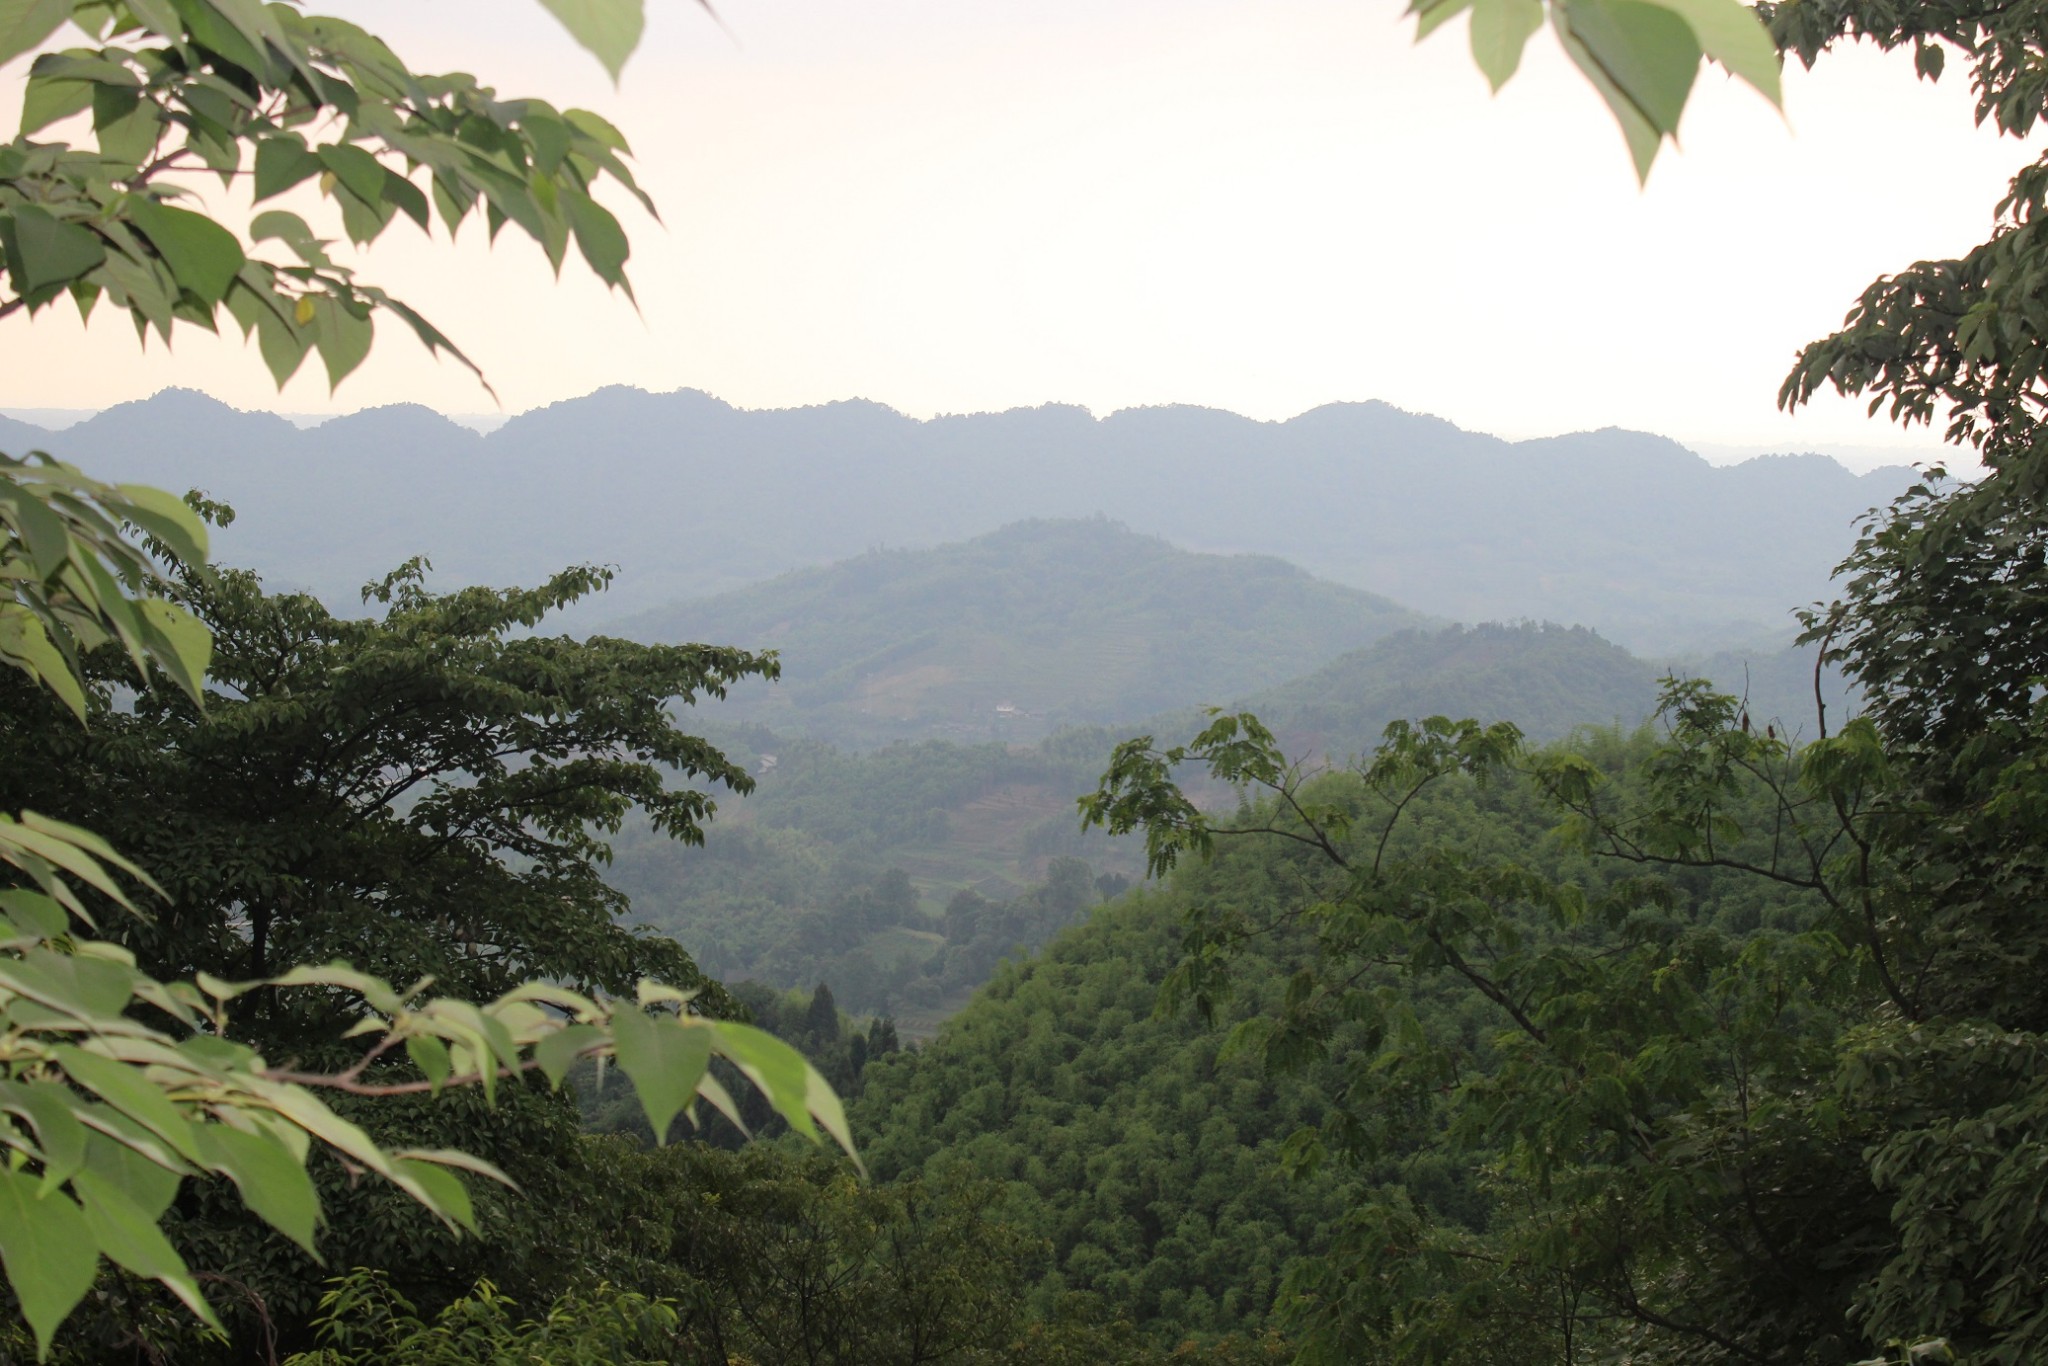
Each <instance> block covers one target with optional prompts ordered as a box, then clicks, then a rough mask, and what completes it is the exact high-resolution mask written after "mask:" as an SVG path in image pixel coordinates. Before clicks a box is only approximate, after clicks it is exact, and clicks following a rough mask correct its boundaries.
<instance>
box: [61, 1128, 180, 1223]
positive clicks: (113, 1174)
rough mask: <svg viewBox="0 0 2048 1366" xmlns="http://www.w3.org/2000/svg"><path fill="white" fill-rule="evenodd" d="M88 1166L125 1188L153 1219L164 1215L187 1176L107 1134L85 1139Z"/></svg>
mask: <svg viewBox="0 0 2048 1366" xmlns="http://www.w3.org/2000/svg"><path fill="white" fill-rule="evenodd" d="M85 1167H86V1170H87V1171H90V1172H92V1173H94V1174H95V1175H97V1176H99V1177H100V1178H101V1179H103V1180H106V1181H110V1182H112V1183H113V1184H115V1185H117V1186H119V1187H120V1188H121V1189H122V1190H123V1191H126V1192H127V1194H128V1198H129V1199H130V1200H133V1201H134V1202H135V1203H136V1204H137V1205H138V1206H140V1207H141V1209H142V1212H143V1213H144V1214H146V1215H148V1216H149V1217H150V1218H151V1219H153V1220H154V1219H161V1218H163V1217H164V1211H165V1210H167V1209H169V1208H170V1207H171V1201H173V1200H175V1199H177V1196H178V1186H179V1185H180V1184H181V1183H182V1182H183V1181H184V1179H185V1178H184V1177H183V1176H182V1175H180V1174H179V1173H177V1172H174V1171H172V1170H171V1169H170V1168H168V1167H165V1166H163V1165H162V1164H160V1163H156V1162H152V1161H150V1160H149V1158H147V1157H145V1156H143V1155H142V1154H141V1153H139V1152H137V1151H135V1149H133V1148H131V1147H129V1146H128V1145H127V1144H125V1143H120V1142H117V1141H115V1140H114V1139H112V1138H109V1137H107V1136H106V1135H105V1134H101V1133H94V1134H92V1135H90V1136H89V1137H88V1138H87V1139H86V1144H85Z"/></svg>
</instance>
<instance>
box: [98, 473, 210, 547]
mask: <svg viewBox="0 0 2048 1366" xmlns="http://www.w3.org/2000/svg"><path fill="white" fill-rule="evenodd" d="M115 491H116V492H117V493H119V494H120V495H121V497H122V499H123V500H124V501H125V506H123V507H121V508H120V509H119V511H120V513H121V515H122V516H123V517H125V518H127V519H128V520H129V521H131V522H134V523H135V524H136V525H137V526H139V527H141V528H142V529H143V530H144V531H146V532H148V533H149V534H150V535H152V536H154V537H156V538H157V539H158V540H159V541H162V542H163V543H164V544H165V545H167V546H169V547H170V550H171V553H172V554H174V555H176V556H177V557H178V558H179V559H181V560H183V561H184V562H185V563H186V564H192V565H196V564H203V563H205V561H206V554H207V534H206V523H205V522H204V521H203V520H202V519H201V518H200V516H199V514H198V513H196V512H194V511H193V510H192V509H191V508H189V507H187V506H186V505H185V500H184V499H182V498H180V497H178V496H177V495H176V494H174V493H166V492H165V491H164V490H162V489H156V488H151V487H149V486H148V485H147V484H121V485H118V486H117V487H116V490H115Z"/></svg>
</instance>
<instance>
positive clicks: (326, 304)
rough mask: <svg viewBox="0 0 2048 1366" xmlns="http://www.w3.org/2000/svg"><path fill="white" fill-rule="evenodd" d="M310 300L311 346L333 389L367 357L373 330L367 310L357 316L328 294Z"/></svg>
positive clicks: (373, 334)
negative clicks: (311, 316) (311, 304)
mask: <svg viewBox="0 0 2048 1366" xmlns="http://www.w3.org/2000/svg"><path fill="white" fill-rule="evenodd" d="M310 297H311V298H312V302H313V321H312V324H311V328H312V333H313V346H314V348H315V349H316V350H318V351H319V352H320V359H321V361H322V363H323V364H325V365H326V366H327V382H328V385H329V387H330V388H333V387H336V386H338V385H340V383H341V382H342V381H343V380H344V379H347V378H348V376H349V372H350V371H352V370H354V369H355V368H356V367H357V366H358V365H361V364H362V363H363V358H364V357H365V356H367V355H369V354H370V341H371V339H372V337H374V336H375V333H376V329H375V328H374V326H373V325H372V324H371V322H370V319H369V315H368V310H367V309H366V310H364V312H363V313H362V314H358V313H357V312H356V311H355V310H354V309H352V308H350V307H349V306H348V305H347V304H344V303H342V302H341V301H340V300H338V299H336V298H334V297H333V296H332V295H329V294H318V295H313V296H310Z"/></svg>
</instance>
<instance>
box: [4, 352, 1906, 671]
mask: <svg viewBox="0 0 2048 1366" xmlns="http://www.w3.org/2000/svg"><path fill="white" fill-rule="evenodd" d="M6 435H7V439H8V440H9V441H11V442H12V443H13V447H27V446H32V445H33V446H43V447H47V448H48V449H50V450H51V451H52V452H54V453H56V454H58V455H61V456H65V457H68V458H73V459H75V460H77V461H78V462H80V463H82V464H84V465H86V466H87V467H88V468H91V469H93V470H95V471H103V472H105V473H106V474H108V475H110V476H113V477H117V478H123V479H146V480H148V481H150V482H153V483H157V484H164V485H170V486H174V487H178V486H186V485H199V486H202V487H205V488H207V489H208V490H209V491H211V492H212V493H213V494H214V495H215V496H217V497H221V498H225V499H227V500H228V501H230V502H232V503H234V504H235V505H236V506H237V507H238V508H239V509H240V510H241V511H242V512H243V513H244V518H243V521H242V522H241V524H239V525H238V526H236V527H235V528H233V529H231V530H230V531H229V532H228V533H226V534H225V535H223V536H222V537H221V548H222V552H223V555H224V558H225V559H227V560H228V561H229V562H240V563H246V564H248V565H251V566H252V567H254V568H256V569H258V570H260V571H262V572H264V573H265V574H266V575H268V576H270V577H271V578H272V579H273V580H274V581H276V582H278V583H279V584H284V585H297V586H308V587H312V588H314V589H316V590H318V591H320V592H322V593H323V594H327V595H329V596H330V597H331V598H333V599H334V600H336V601H348V600H352V599H353V591H354V588H355V586H356V585H358V584H359V583H361V582H362V581H364V580H365V579H368V578H370V577H373V576H375V575H378V574H381V573H382V572H383V571H384V570H385V569H387V568H389V567H390V566H391V565H392V564H393V563H395V562H397V561H398V560H400V559H403V558H405V557H406V556H409V555H413V554H417V553H426V554H429V555H431V556H432V557H433V559H434V562H435V565H436V567H437V568H438V569H439V570H440V571H441V573H442V575H443V580H442V581H443V582H448V583H456V582H468V581H477V580H488V581H493V582H501V583H513V582H531V581H533V580H534V579H535V578H537V577H538V576H539V575H541V574H542V573H544V572H546V571H547V570H549V569H551V568H554V567H557V566H558V565H559V564H560V563H562V562H564V561H567V560H578V559H580V560H589V561H595V562H600V563H611V564H617V565H618V566H619V567H620V568H621V569H622V570H623V571H624V576H623V578H622V579H621V581H620V583H619V584H618V586H617V587H616V588H615V589H614V590H613V593H612V596H611V600H610V602H609V603H607V604H604V605H603V606H602V607H601V608H598V609H595V611H594V613H593V614H592V616H591V617H587V618H586V620H588V619H594V617H595V616H600V615H611V616H616V615H625V614H629V613H631V612H635V611H641V610H646V609H648V608H652V607H654V606H656V605H658V604H660V603H663V602H668V601H673V600H675V599H677V598H679V597H688V596H696V595H701V594H707V593H713V592H718V591H721V590H724V589H727V588H733V587H737V586H740V585H743V584H748V583H753V582H758V581H760V580H763V579H767V578H770V577H773V576H774V575H777V574H782V573H786V572H788V571H790V570H793V569H799V568H802V567H805V566H808V565H812V564H818V563H822V562H825V561H830V560H837V559H842V558H845V557H847V556H849V555H857V554H860V553H861V552H863V551H866V550H868V549H871V548H873V547H876V546H880V545H889V546H930V545H937V544H940V543H942V542H946V541H953V540H959V539H962V538H965V537H969V536H975V535H980V534H982V533H984V532H987V531H988V530H990V529H991V528H993V527H997V526H1001V525H1005V524H1007V523H1011V522H1014V521H1017V520H1018V519H1020V518H1025V517H1073V516H1094V515H1098V514H1100V515H1106V516H1109V517H1112V518H1115V519H1117V520H1119V521H1122V522H1124V523H1127V524H1128V525H1129V526H1131V527H1132V528H1134V529H1135V530H1138V531H1141V532H1145V533H1149V534H1154V535H1160V536H1164V537H1166V538H1168V539H1169V540H1171V541H1173V542H1174V543H1175V544H1177V545H1182V546H1186V547H1189V548H1192V549H1199V550H1207V551H1217V552H1252V553H1260V554H1271V555H1280V556H1283V557H1284V558H1286V559H1288V560H1290V561H1292V562H1294V563H1296V564H1299V565H1302V566H1303V567H1305V568H1307V569H1308V570H1309V571H1311V572H1312V573H1315V574H1318V575H1320V576H1322V577H1325V578H1329V579H1333V580H1335V581H1337V582H1339V583H1344V584H1348V585H1350V586H1352V587H1356V588H1361V589H1365V590H1368V591H1371V592H1377V593H1384V594H1386V595H1387V596H1388V597H1391V598H1393V599H1394V600H1395V601H1397V602H1401V603H1404V604H1406V605H1408V606H1410V607H1414V608H1416V609H1418V610H1420V611H1423V612H1427V613H1431V614H1434V615H1437V616H1441V617H1446V618H1452V619H1457V620H1464V621H1482V620H1503V619H1516V618H1530V619H1536V620H1553V621H1567V622H1583V623H1586V624H1588V625H1592V626H1595V627H1598V628H1599V629H1601V630H1602V631H1603V632H1605V633H1606V634H1607V635H1608V636H1609V637H1610V638H1612V639H1614V640H1616V641H1619V642H1620V643H1622V644H1624V645H1628V646H1630V647H1631V648H1637V649H1645V648H1647V649H1660V650H1661V649H1670V648H1711V647H1712V646H1714V645H1716V644H1718V643H1724V642H1725V643H1745V642H1747V641H1748V640H1750V639H1753V638H1755V636H1756V635H1757V633H1758V631H1759V630H1760V629H1762V630H1768V631H1773V632H1775V631H1777V630H1780V629H1782V628H1783V627H1784V625H1785V624H1786V617H1785V613H1786V610H1787V609H1788V608H1790V607H1794V606H1797V605H1800V604H1802V603H1805V602H1808V601H1810V600H1812V599H1814V598H1816V597H1818V596H1820V595H1821V594H1822V592H1823V591H1824V590H1825V587H1826V583H1827V572H1828V570H1829V568H1830V567H1831V566H1832V565H1833V564H1834V563H1835V562H1836V561H1837V560H1839V559H1840V558H1841V556H1842V555H1843V554H1844V553H1845V552H1846V551H1847V550H1848V549H1849V547H1850V545H1851V543H1852V540H1853V536H1852V533H1851V522H1852V520H1853V518H1854V517H1855V516H1856V515H1858V514H1859V513H1861V512H1862V511H1863V510H1864V509H1866V508H1868V507H1870V506H1872V505H1875V504H1880V503H1883V502H1886V501H1888V500H1889V498H1890V497H1891V495H1892V494H1893V493H1895V492H1896V491H1898V490H1899V489H1901V488H1903V487H1904V484H1905V476H1904V472H1903V471H1899V470H1891V471H1880V472H1878V473H1875V474H1871V475H1865V476H1861V477H1858V476H1855V475H1852V474H1850V473H1849V472H1848V471H1847V470H1845V469H1843V468H1842V467H1841V466H1839V465H1837V464H1835V463H1834V462H1832V461H1830V460H1827V459H1823V458H1820V457H1814V456H1803V457H1770V458H1766V459H1761V460H1753V461H1750V462H1748V463H1746V464H1743V465H1738V466H1734V467H1730V468H1715V467H1713V466H1710V465H1708V464H1707V463H1706V462H1705V461H1704V460H1702V459H1700V458H1699V457H1698V456H1696V455H1694V454H1693V453H1691V452H1690V451H1687V450H1685V449H1684V448H1683V447H1681V446H1678V445H1676V444H1674V443H1672V442H1670V441H1667V440H1664V439H1662V438H1660V437H1654V436H1646V435H1643V434H1640V433H1633V432H1622V431H1612V430H1610V431H1602V432H1593V433H1582V434H1577V435H1571V436H1560V437H1556V438H1551V439H1546V440H1539V441H1524V442H1507V441H1502V440H1499V439H1497V438H1494V437H1490V436H1483V435H1479V434H1476V433H1472V432H1465V431H1461V430H1459V429H1458V428H1457V427H1455V426H1453V425H1451V424H1450V423H1448V422H1444V421H1441V420H1439V419H1436V418H1430V417H1421V416H1416V415H1414V414H1409V413H1404V412H1401V411H1399V410H1397V409H1394V408H1391V407H1388V406H1387V405H1385V404H1380V403H1363V404H1335V405H1331V406H1328V407H1324V408H1319V409H1316V410H1315V411H1313V412H1309V413H1304V414H1302V415H1301V416H1299V417H1297V418H1294V419H1292V420H1290V421H1287V422H1278V423H1273V422H1255V421H1252V420H1251V419H1248V418H1244V417H1239V416H1236V415H1234V414H1231V413H1225V412H1219V411H1215V410H1212V409H1203V408H1184V407H1182V408H1171V407H1169V408H1145V409H1132V410H1128V411H1125V412H1120V413H1116V414H1113V415H1111V416H1109V417H1106V418H1103V419H1101V420H1097V419H1095V418H1094V417H1091V416H1090V415H1089V414H1088V413H1087V412H1086V411H1084V410H1082V409H1079V408H1070V407H1057V406H1053V407H1044V408H1036V409H1020V410H1016V411H1012V412H1007V413H995V414H979V415H975V416H971V417H943V418H936V419H933V420H931V421H922V422H921V421H917V420H915V419H912V418H908V417H905V416H903V415H902V414H899V413H896V412H894V411H892V410H890V409H888V408H884V407H882V406H880V405H878V404H873V403H864V402H846V403H834V404H828V405H824V406H822V407H814V408H801V409H789V410H781V411H769V412H743V411H741V410H739V409H735V408H732V407H730V406H728V405H727V404H724V403H722V402H719V401H718V400H716V399H714V398H710V397H708V396H706V395H704V394H700V393H695V392H691V391H682V392H677V393H672V394H659V395H657V394H646V393H642V392H640V391H638V390H632V389H619V388H613V389H604V390H600V391H599V392H597V393H595V394H591V395H589V396H587V397H585V398H581V399H576V400H573V401H570V402H565V403H558V404H555V405H553V406H551V407H548V408H544V409H539V410H536V411H533V412H530V413H525V414H521V415H520V416H518V417H516V418H513V419H512V420H511V421H510V422H508V423H506V424H505V425H504V427H502V428H501V429H499V430H498V431H496V432H493V433H492V434H491V435H489V436H488V437H480V436H478V435H477V434H476V433H475V432H472V431H469V430H467V429H465V428H462V427H460V426H457V425H456V424H454V423H452V422H450V421H448V420H447V419H445V418H442V417H440V416H438V415H436V414H434V413H431V412H429V411H427V410H426V409H423V408H387V409H378V410H373V411H368V412H363V413H357V414H355V415H353V416H350V417H345V418H337V419H335V420H333V421H331V422H328V423H326V424H324V425H322V426H320V427H318V428H315V429H312V430H310V431H299V430H297V429H295V428H294V427H293V426H292V425H291V424H290V423H288V422H285V421H283V420H282V419H279V418H277V417H274V416H269V415H263V414H248V413H238V412H236V411H234V410H232V409H229V408H227V407H225V406H223V405H221V404H219V403H216V402H213V401H212V400H210V399H206V398H204V397H202V396H200V395H197V394H192V393H183V392H177V391H171V392H166V393H163V394H159V395H157V396H156V397H155V398H152V399H149V400H147V401H145V402H141V403H133V404H126V405H122V406H121V407H117V408H113V409H110V410H108V411H107V412H105V413H102V414H100V415H99V416H97V417H94V418H92V419H90V420H88V421H86V422H83V423H80V424H78V425H77V426H75V427H72V428H69V429H66V430H64V431H62V432H58V433H49V434H44V433H41V432H40V429H33V428H26V427H15V428H10V429H8V432H7V433H6ZM13 447H10V448H13Z"/></svg>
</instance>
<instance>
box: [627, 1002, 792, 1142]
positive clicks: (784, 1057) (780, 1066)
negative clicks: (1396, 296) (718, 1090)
mask: <svg viewBox="0 0 2048 1366" xmlns="http://www.w3.org/2000/svg"><path fill="white" fill-rule="evenodd" d="M714 1028H716V1029H717V1031H718V1045H719V1052H721V1053H723V1054H725V1056H727V1057H728V1058H731V1059H732V1060H733V1061H734V1062H735V1063H737V1064H739V1068H740V1070H741V1071H742V1072H745V1073H746V1074H747V1078H748V1080H750V1081H752V1082H753V1083H754V1085H756V1086H758V1087H759V1088H761V1094H762V1095H764V1096H766V1097H767V1098H768V1102H769V1104H771V1105H773V1106H774V1107H775V1110H776V1113H778V1114H780V1115H781V1116H782V1117H783V1118H784V1119H785V1120H788V1121H789V1127H790V1128H792V1129H794V1130H796V1131H797V1132H798V1133H800V1134H802V1135H803V1136H804V1137H806V1138H815V1137H816V1136H817V1132H818V1129H817V1126H816V1125H815V1124H813V1123H812V1122H811V1106H810V1099H811V1080H810V1071H811V1068H810V1064H808V1063H806V1062H805V1061H804V1058H803V1054H801V1053H799V1052H797V1051H796V1050H795V1049H794V1048H791V1047H790V1046H789V1045H788V1044H786V1043H784V1042H783V1041H782V1040H780V1039H778V1038H776V1037H775V1036H774V1035H773V1034H770V1033H768V1032H767V1031H765V1030H760V1029H756V1028H754V1027H753V1026H752V1025H743V1024H730V1023H721V1024H718V1025H716V1026H714ZM621 1061H623V1059H622V1060H621Z"/></svg>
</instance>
